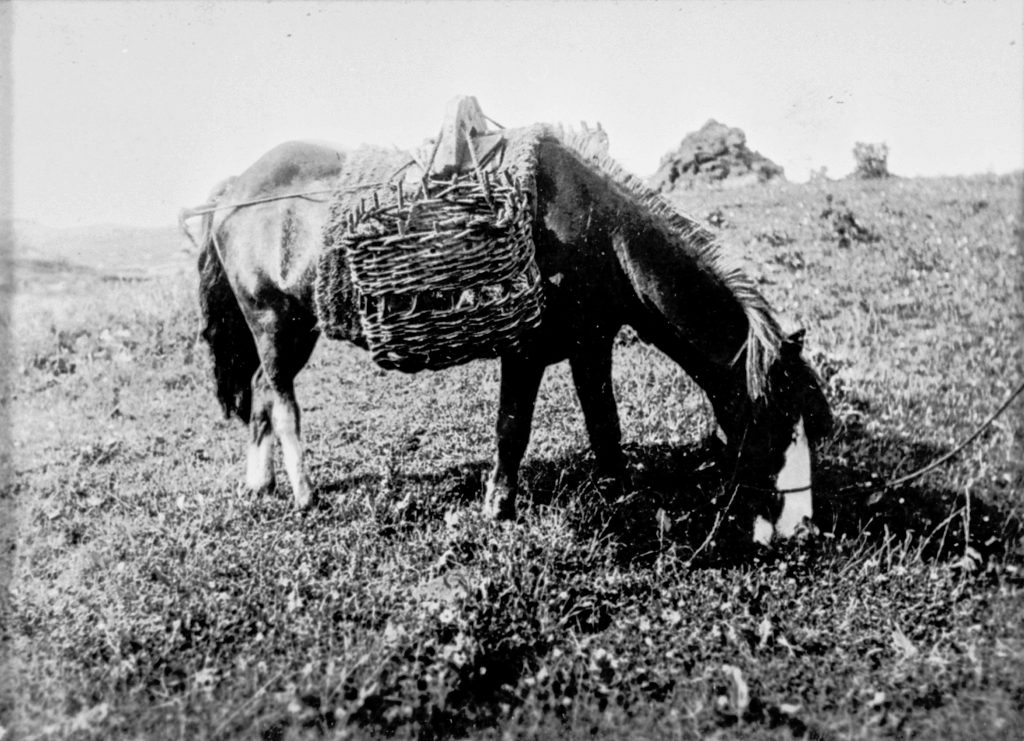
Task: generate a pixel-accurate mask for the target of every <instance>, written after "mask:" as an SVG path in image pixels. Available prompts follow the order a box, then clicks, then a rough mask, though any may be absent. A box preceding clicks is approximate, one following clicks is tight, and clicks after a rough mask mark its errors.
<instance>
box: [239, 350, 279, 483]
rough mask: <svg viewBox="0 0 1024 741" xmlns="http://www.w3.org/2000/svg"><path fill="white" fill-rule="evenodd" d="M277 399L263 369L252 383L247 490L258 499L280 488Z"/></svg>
mask: <svg viewBox="0 0 1024 741" xmlns="http://www.w3.org/2000/svg"><path fill="white" fill-rule="evenodd" d="M273 405H274V399H273V394H272V392H271V390H270V385H269V384H268V383H267V379H266V376H264V374H263V368H259V369H258V370H257V371H256V373H255V375H254V376H253V379H252V411H251V413H250V417H249V447H248V451H247V454H246V465H245V488H246V489H247V490H248V491H249V492H251V493H252V494H255V495H257V496H262V495H264V494H270V493H272V492H273V491H274V489H275V488H276V480H275V478H274V428H273V421H272V419H271V410H272V409H273Z"/></svg>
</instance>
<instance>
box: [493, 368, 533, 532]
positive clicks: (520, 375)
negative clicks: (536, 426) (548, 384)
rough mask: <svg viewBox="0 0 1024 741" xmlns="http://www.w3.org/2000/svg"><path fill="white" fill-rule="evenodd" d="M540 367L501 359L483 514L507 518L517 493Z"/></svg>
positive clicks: (513, 513)
mask: <svg viewBox="0 0 1024 741" xmlns="http://www.w3.org/2000/svg"><path fill="white" fill-rule="evenodd" d="M544 367H545V366H544V365H543V364H542V363H539V362H536V361H530V360H527V359H524V358H521V357H514V356H506V357H503V358H502V360H501V397H500V401H499V403H498V423H497V454H496V455H495V459H494V469H493V470H492V471H491V475H490V478H489V479H488V480H487V489H486V492H485V495H484V508H483V511H484V514H485V515H487V516H488V517H491V518H493V519H511V518H512V517H514V516H515V511H516V494H517V493H518V491H519V464H520V463H521V462H522V460H523V454H524V453H525V452H526V446H527V444H529V442H530V427H531V425H532V424H533V407H534V404H535V403H536V401H537V390H538V389H539V388H540V381H541V378H542V377H543V376H544Z"/></svg>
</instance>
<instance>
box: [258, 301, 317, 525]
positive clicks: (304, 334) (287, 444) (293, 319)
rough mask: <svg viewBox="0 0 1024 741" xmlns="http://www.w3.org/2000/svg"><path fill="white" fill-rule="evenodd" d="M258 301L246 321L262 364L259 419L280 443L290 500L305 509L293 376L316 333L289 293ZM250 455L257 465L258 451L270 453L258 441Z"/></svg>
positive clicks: (308, 491)
mask: <svg viewBox="0 0 1024 741" xmlns="http://www.w3.org/2000/svg"><path fill="white" fill-rule="evenodd" d="M271 298H273V299H275V301H274V302H273V303H271V300H270V299H271ZM263 301H264V306H263V307H261V308H262V311H261V310H256V309H254V310H252V311H251V312H250V316H251V317H253V318H254V321H252V322H251V325H252V326H254V328H255V331H254V336H255V339H256V348H257V351H258V353H259V356H260V364H261V366H262V367H261V373H260V374H259V378H260V381H261V383H260V387H259V396H260V400H261V405H260V411H261V412H263V416H262V417H261V420H260V421H261V423H262V424H264V425H265V424H266V422H267V421H269V423H270V428H271V429H272V430H273V436H274V437H276V438H277V440H278V441H279V442H280V443H281V453H282V458H283V459H284V468H285V472H286V473H287V474H288V481H289V483H290V484H291V486H292V499H293V500H294V502H295V506H296V507H297V508H298V509H308V508H309V507H310V506H312V505H313V487H312V486H310V483H309V477H308V476H307V475H306V470H305V465H304V461H303V452H302V439H301V431H300V426H299V425H300V419H299V417H300V415H299V405H298V403H297V402H296V400H295V376H296V375H297V374H298V372H299V371H300V370H302V367H303V366H304V365H305V364H306V361H307V360H309V356H310V354H311V353H312V352H313V347H314V346H315V345H316V340H317V337H318V333H317V331H316V328H315V326H316V324H315V319H314V318H313V317H311V316H310V315H309V314H308V312H305V311H303V310H302V307H301V306H300V305H299V304H298V303H297V302H296V301H295V300H294V299H292V298H291V297H289V296H286V295H277V296H271V297H268V296H266V295H264V296H263ZM267 305H273V307H274V309H273V310H268V309H267V308H266V306H267ZM255 390H256V389H255V388H254V391H255ZM254 429H255V428H254ZM268 438H269V439H271V440H272V437H271V436H270V435H266V436H264V437H263V438H260V442H265V441H266V439H268ZM254 439H255V433H254ZM254 455H255V457H256V461H257V463H256V464H254V465H256V466H259V465H262V461H263V460H264V459H263V458H262V457H261V456H263V455H266V456H267V457H268V458H269V456H270V453H269V451H268V450H267V449H265V448H260V446H259V445H257V449H256V451H255V453H254ZM250 460H253V459H252V458H250ZM267 465H269V464H267Z"/></svg>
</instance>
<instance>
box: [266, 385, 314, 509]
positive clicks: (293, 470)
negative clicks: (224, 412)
mask: <svg viewBox="0 0 1024 741" xmlns="http://www.w3.org/2000/svg"><path fill="white" fill-rule="evenodd" d="M299 416H300V415H299V405H298V403H297V402H296V401H295V390H294V388H293V387H292V384H290V383H289V384H288V387H287V388H284V389H280V388H279V389H275V390H274V391H273V409H272V411H271V419H272V421H273V425H274V432H275V433H276V434H277V437H278V440H280V441H281V455H282V457H283V458H284V470H285V471H286V472H287V473H288V480H289V482H291V485H292V499H293V500H294V502H295V506H296V507H297V508H298V509H308V508H309V507H311V506H312V505H313V504H314V499H313V487H312V486H310V483H309V477H308V476H307V475H306V469H305V465H304V462H303V454H302V438H301V430H300V427H299Z"/></svg>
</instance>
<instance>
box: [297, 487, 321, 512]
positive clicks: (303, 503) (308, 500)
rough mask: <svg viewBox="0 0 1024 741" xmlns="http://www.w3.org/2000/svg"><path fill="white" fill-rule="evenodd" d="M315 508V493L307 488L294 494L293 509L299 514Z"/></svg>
mask: <svg viewBox="0 0 1024 741" xmlns="http://www.w3.org/2000/svg"><path fill="white" fill-rule="evenodd" d="M315 506H316V493H315V492H314V491H313V490H312V489H310V488H307V489H305V490H304V491H298V492H296V494H295V509H296V510H298V511H299V512H308V511H309V510H311V509H313V508H314V507H315Z"/></svg>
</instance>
